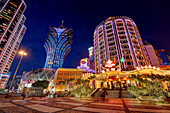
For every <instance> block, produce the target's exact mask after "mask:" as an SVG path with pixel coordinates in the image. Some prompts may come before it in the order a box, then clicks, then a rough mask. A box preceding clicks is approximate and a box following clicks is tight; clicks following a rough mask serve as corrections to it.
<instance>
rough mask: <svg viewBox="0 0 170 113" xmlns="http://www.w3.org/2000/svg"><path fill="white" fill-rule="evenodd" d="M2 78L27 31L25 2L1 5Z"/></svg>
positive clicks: (7, 0) (16, 0)
mask: <svg viewBox="0 0 170 113" xmlns="http://www.w3.org/2000/svg"><path fill="white" fill-rule="evenodd" d="M0 5H1V7H0V76H1V74H7V72H8V70H9V68H10V66H11V63H12V61H13V58H14V56H15V54H16V52H17V50H18V48H19V45H20V43H21V40H22V38H23V36H24V33H25V31H26V27H25V25H24V22H25V20H26V18H25V16H24V15H23V13H24V11H25V9H26V4H25V2H24V1H23V0H2V1H1V3H0Z"/></svg>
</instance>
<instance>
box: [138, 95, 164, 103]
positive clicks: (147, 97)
mask: <svg viewBox="0 0 170 113" xmlns="http://www.w3.org/2000/svg"><path fill="white" fill-rule="evenodd" d="M137 99H139V100H145V101H157V102H161V101H164V99H163V98H154V97H153V96H140V97H137Z"/></svg>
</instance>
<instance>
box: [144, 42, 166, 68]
mask: <svg viewBox="0 0 170 113" xmlns="http://www.w3.org/2000/svg"><path fill="white" fill-rule="evenodd" d="M144 47H145V50H146V53H147V56H148V59H149V61H150V64H151V65H152V66H161V65H163V62H162V59H160V58H159V56H157V55H156V53H155V49H154V48H153V46H152V45H144Z"/></svg>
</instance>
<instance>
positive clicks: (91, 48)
mask: <svg viewBox="0 0 170 113" xmlns="http://www.w3.org/2000/svg"><path fill="white" fill-rule="evenodd" d="M88 50H89V57H91V56H92V55H93V47H90V48H89V49H88Z"/></svg>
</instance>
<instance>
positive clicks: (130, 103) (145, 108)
mask: <svg viewBox="0 0 170 113" xmlns="http://www.w3.org/2000/svg"><path fill="white" fill-rule="evenodd" d="M43 112H50V113H96V112H100V113H170V103H155V102H144V101H138V100H137V99H127V98H122V99H120V98H109V99H107V100H106V101H102V100H101V99H99V98H86V99H83V98H71V97H70V98H69V97H67V98H65V97H59V98H55V99H53V98H49V97H43V98H39V97H34V98H26V100H24V101H23V100H22V98H21V97H15V98H12V99H4V98H0V113H43Z"/></svg>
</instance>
